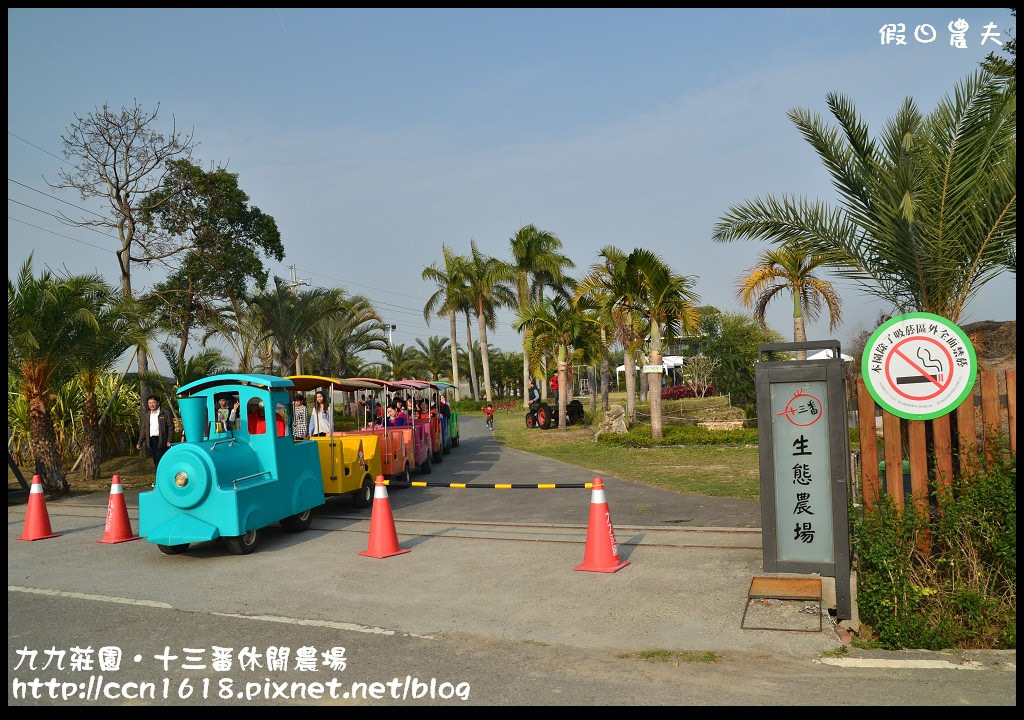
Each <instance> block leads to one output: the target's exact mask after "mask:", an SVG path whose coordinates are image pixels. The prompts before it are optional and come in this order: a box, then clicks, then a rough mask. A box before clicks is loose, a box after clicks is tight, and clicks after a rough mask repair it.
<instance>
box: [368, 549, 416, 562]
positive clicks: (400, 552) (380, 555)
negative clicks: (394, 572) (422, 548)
mask: <svg viewBox="0 0 1024 720" xmlns="http://www.w3.org/2000/svg"><path fill="white" fill-rule="evenodd" d="M407 552H412V551H411V550H402V549H401V548H399V549H398V550H395V551H394V552H389V553H374V552H370V551H369V550H364V551H363V552H361V553H356V554H357V555H363V556H364V557H372V558H378V559H383V558H386V557H391V556H392V555H404V554H405V553H407Z"/></svg>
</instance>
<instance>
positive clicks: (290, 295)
mask: <svg viewBox="0 0 1024 720" xmlns="http://www.w3.org/2000/svg"><path fill="white" fill-rule="evenodd" d="M250 307H251V309H252V312H253V313H254V314H255V316H256V319H257V320H258V322H259V323H260V325H261V326H262V328H263V333H262V335H261V336H260V339H261V340H265V339H269V338H273V340H274V343H275V345H276V347H277V359H278V360H279V361H280V363H281V374H282V375H294V374H295V368H296V364H300V365H301V358H300V356H299V353H300V352H301V351H302V350H303V349H304V344H305V339H306V338H308V337H309V336H310V335H311V334H312V332H313V331H314V330H315V329H316V327H317V326H318V325H319V324H320V323H321V322H323V321H324V320H326V319H328V318H331V317H337V316H340V315H343V314H344V312H345V303H344V298H343V295H342V291H341V290H337V289H333V290H332V289H327V288H313V289H312V290H306V291H303V292H299V293H296V292H295V291H294V290H292V289H291V287H289V286H288V284H287V283H286V282H285V281H284V280H282V279H281V278H279V277H275V278H274V289H273V290H272V291H268V292H264V293H261V294H259V295H257V296H256V297H255V298H253V300H252V303H251V306H250Z"/></svg>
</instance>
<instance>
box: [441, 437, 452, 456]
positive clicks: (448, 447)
mask: <svg viewBox="0 0 1024 720" xmlns="http://www.w3.org/2000/svg"><path fill="white" fill-rule="evenodd" d="M441 452H442V453H444V454H445V455H451V454H452V443H451V440H449V441H448V444H447V445H445V446H444V449H442V450H441Z"/></svg>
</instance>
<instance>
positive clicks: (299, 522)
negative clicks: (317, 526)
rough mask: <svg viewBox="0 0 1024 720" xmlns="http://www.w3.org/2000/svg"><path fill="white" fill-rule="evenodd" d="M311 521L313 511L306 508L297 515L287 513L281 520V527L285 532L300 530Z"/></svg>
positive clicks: (306, 526)
mask: <svg viewBox="0 0 1024 720" xmlns="http://www.w3.org/2000/svg"><path fill="white" fill-rule="evenodd" d="M312 522H313V511H312V510H306V511H305V512H300V513H299V514H297V515H289V516H288V517H286V518H285V519H284V520H282V521H281V527H282V528H284V530H285V532H291V533H294V532H302V531H303V530H305V529H306V528H308V527H309V525H310V523H312Z"/></svg>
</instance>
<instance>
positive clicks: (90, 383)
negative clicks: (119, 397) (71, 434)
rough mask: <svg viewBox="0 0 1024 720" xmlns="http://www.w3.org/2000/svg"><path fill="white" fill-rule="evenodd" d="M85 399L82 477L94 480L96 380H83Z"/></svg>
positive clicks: (97, 455)
mask: <svg viewBox="0 0 1024 720" xmlns="http://www.w3.org/2000/svg"><path fill="white" fill-rule="evenodd" d="M82 385H83V386H84V388H85V399H84V401H83V403H82V477H83V478H84V479H86V480H95V479H96V478H98V477H99V476H100V459H101V458H100V422H99V413H98V412H97V407H96V378H94V377H93V378H85V379H84V381H83V383H82Z"/></svg>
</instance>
